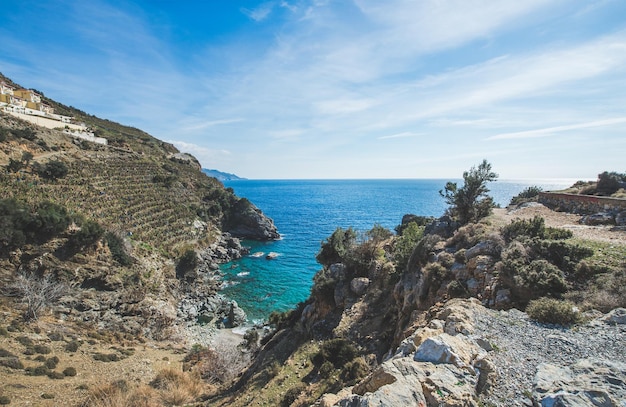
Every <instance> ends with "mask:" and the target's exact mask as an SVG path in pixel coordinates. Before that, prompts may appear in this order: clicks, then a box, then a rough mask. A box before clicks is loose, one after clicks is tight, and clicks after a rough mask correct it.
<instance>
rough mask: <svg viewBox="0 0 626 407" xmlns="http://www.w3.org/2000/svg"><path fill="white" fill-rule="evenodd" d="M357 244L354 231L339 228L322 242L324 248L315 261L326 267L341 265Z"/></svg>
mask: <svg viewBox="0 0 626 407" xmlns="http://www.w3.org/2000/svg"><path fill="white" fill-rule="evenodd" d="M355 243H356V232H355V231H354V229H352V228H348V229H342V228H337V229H336V230H335V231H334V232H333V234H332V235H330V237H329V238H328V239H326V240H324V241H323V242H322V247H321V249H320V251H319V253H317V255H316V256H315V259H316V260H317V261H318V263H320V264H322V265H326V266H328V265H331V264H333V263H341V262H342V261H344V259H345V257H346V255H347V254H348V251H349V250H350V249H351V248H352V247H353V246H354V245H355Z"/></svg>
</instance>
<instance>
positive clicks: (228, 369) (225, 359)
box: [193, 344, 250, 384]
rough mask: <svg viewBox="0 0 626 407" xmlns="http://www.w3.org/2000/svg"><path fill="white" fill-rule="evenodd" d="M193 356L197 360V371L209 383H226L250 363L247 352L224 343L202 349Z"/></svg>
mask: <svg viewBox="0 0 626 407" xmlns="http://www.w3.org/2000/svg"><path fill="white" fill-rule="evenodd" d="M193 358H194V359H196V360H197V365H196V366H197V367H196V369H197V371H198V373H199V374H200V376H201V377H202V378H203V379H204V380H206V381H207V382H208V383H210V384H218V383H219V384H224V383H228V382H229V381H231V380H233V379H234V378H235V377H237V375H238V374H239V373H240V372H241V371H242V370H243V369H244V368H245V367H246V366H248V364H249V363H250V355H249V354H247V353H243V352H242V351H241V350H240V349H238V348H237V347H236V346H232V345H226V344H218V345H216V346H215V347H214V348H213V349H209V348H206V349H202V350H201V351H199V352H198V353H197V354H196V355H194V356H193Z"/></svg>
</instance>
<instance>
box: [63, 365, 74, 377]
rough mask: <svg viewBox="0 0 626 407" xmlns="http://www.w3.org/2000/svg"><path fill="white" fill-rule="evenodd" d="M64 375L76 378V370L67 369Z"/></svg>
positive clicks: (64, 370)
mask: <svg viewBox="0 0 626 407" xmlns="http://www.w3.org/2000/svg"><path fill="white" fill-rule="evenodd" d="M63 375H64V376H76V368H73V367H66V368H65V369H63Z"/></svg>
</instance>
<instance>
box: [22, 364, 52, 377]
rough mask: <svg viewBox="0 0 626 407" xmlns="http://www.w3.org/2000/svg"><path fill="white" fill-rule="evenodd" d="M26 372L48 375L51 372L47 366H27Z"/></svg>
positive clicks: (34, 374)
mask: <svg viewBox="0 0 626 407" xmlns="http://www.w3.org/2000/svg"><path fill="white" fill-rule="evenodd" d="M26 373H28V374H29V375H31V376H46V375H47V374H48V373H50V369H48V368H47V367H45V366H37V367H27V368H26Z"/></svg>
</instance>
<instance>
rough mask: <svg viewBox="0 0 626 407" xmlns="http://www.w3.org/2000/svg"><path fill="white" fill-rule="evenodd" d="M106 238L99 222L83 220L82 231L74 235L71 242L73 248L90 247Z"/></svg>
mask: <svg viewBox="0 0 626 407" xmlns="http://www.w3.org/2000/svg"><path fill="white" fill-rule="evenodd" d="M102 236H104V229H103V228H102V226H100V224H99V223H98V222H95V221H93V220H90V219H87V220H82V222H81V225H80V230H78V231H77V232H76V233H74V234H73V235H72V236H71V237H70V240H69V244H70V246H72V247H73V248H81V247H88V246H91V245H93V244H95V243H96V242H97V241H99V240H100V239H101V238H102Z"/></svg>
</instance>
